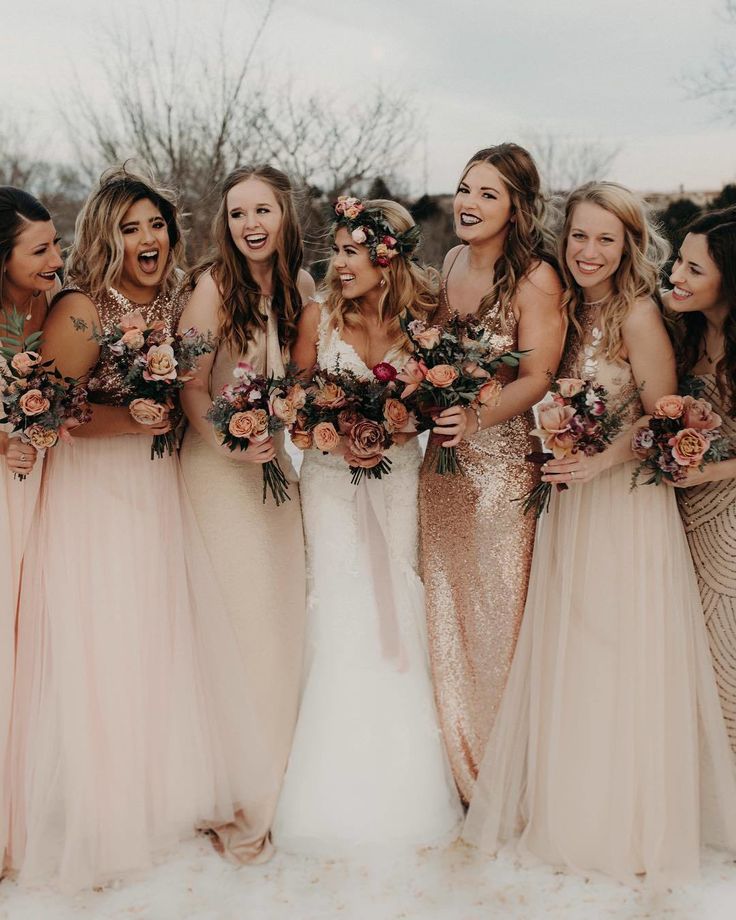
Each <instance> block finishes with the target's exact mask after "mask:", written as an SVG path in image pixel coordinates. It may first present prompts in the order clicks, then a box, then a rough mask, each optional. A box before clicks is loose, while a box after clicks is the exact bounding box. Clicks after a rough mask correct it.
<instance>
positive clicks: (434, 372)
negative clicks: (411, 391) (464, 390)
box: [426, 364, 458, 387]
mask: <svg viewBox="0 0 736 920" xmlns="http://www.w3.org/2000/svg"><path fill="white" fill-rule="evenodd" d="M426 377H427V380H428V381H429V382H430V383H431V384H432V386H433V387H449V386H452V384H453V383H454V382H455V381H456V380H457V378H458V373H457V371H456V370H455V368H454V367H452V365H450V364H435V366H434V367H430V369H429V370H428V371H427V374H426Z"/></svg>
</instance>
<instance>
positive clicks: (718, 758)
mask: <svg viewBox="0 0 736 920" xmlns="http://www.w3.org/2000/svg"><path fill="white" fill-rule="evenodd" d="M580 318H581V322H582V325H583V330H584V335H583V338H582V341H581V340H579V339H578V338H577V336H575V335H572V336H571V341H570V344H569V345H568V351H567V353H566V358H565V359H564V360H563V367H562V370H561V373H562V376H573V377H583V378H588V379H594V380H596V381H597V382H598V383H600V384H602V385H603V386H605V387H606V388H607V390H608V392H609V397H610V403H609V404H610V405H611V406H613V407H615V406H617V405H621V404H622V403H623V402H625V401H626V399H627V398H629V397H630V396H631V395H632V394H633V392H634V391H633V387H634V379H633V375H632V373H631V368H630V366H629V365H628V364H627V363H621V364H612V363H609V362H608V361H606V360H605V358H604V356H603V355H602V354H601V353H600V352H599V349H598V347H597V345H596V342H597V341H599V340H600V337H601V330H600V329H599V328H598V327H597V325H596V323H597V319H596V318H597V312H596V308H595V307H587V308H586V307H583V308H582V311H581V313H580ZM628 411H629V414H630V420H631V421H633V420H634V419H635V418H636V417H637V416H638V415H639V414H641V412H642V409H641V405H640V404H638V400H636V399H635V400H634V402H633V403H631V405H630V407H629V410H628ZM634 466H635V463H634V462H633V461H632V462H629V463H624V464H621V465H619V466H617V467H614V468H613V469H611V470H608V471H606V472H603V473H601V474H600V475H599V476H597V477H596V478H595V479H593V480H591V481H590V482H587V483H581V484H579V485H574V486H572V487H571V488H570V489H569V490H568V491H564V492H556V491H555V492H554V493H553V495H552V502H551V508H550V512H549V514H545V515H544V516H543V517H542V519H541V521H540V529H539V534H538V537H537V542H536V546H535V550H534V560H533V564H532V572H531V578H530V584H529V594H528V598H527V604H526V611H525V614H524V619H523V621H522V625H521V631H520V635H519V641H518V643H517V647H516V654H515V657H514V662H513V665H512V668H511V672H510V675H509V680H508V684H507V687H506V692H505V694H504V697H503V701H502V703H501V707H500V709H499V712H498V715H497V718H496V722H495V724H494V727H493V731H492V733H491V737H490V740H489V743H488V747H487V750H486V753H485V757H484V759H483V764H482V766H481V770H480V773H479V776H478V782H477V784H476V790H475V794H474V796H473V800H472V801H471V804H470V810H469V812H468V817H467V821H466V825H465V828H464V831H463V836H464V838H465V839H466V840H468V841H469V842H471V843H475V844H476V845H477V846H479V847H481V848H482V849H485V850H488V851H489V852H495V851H496V850H497V849H498V848H499V846H500V845H501V844H502V843H503V842H504V841H514V842H515V843H516V846H517V848H518V851H519V852H520V854H521V855H522V856H525V857H528V858H530V859H537V860H542V861H544V862H546V863H549V864H551V865H554V866H558V867H562V868H569V869H573V870H577V871H580V872H583V873H586V874H587V873H591V872H600V873H604V874H606V875H609V876H613V877H614V878H616V879H619V880H620V881H622V882H626V883H629V884H635V883H636V882H637V881H638V879H637V876H641V875H642V874H646V880H647V883H648V884H649V885H652V886H654V887H659V886H663V885H664V886H666V885H670V884H673V883H678V882H681V881H683V880H686V879H688V878H691V877H692V876H694V875H696V874H697V871H698V867H699V859H700V846H701V843H703V842H705V843H718V844H724V845H727V846H728V847H729V848H736V778H735V774H734V769H733V765H732V762H731V752H730V748H729V745H728V738H727V735H726V729H725V726H724V722H723V716H722V714H721V707H720V704H719V700H718V693H717V690H716V684H715V679H714V676H713V667H712V662H711V657H710V652H709V649H708V637H707V633H706V629H705V624H704V622H703V614H702V608H701V605H700V597H699V594H698V588H697V583H696V579H695V572H694V571H693V566H692V561H691V559H690V552H689V550H688V546H687V540H686V539H685V533H684V530H683V527H682V522H681V520H680V516H679V513H678V511H677V502H676V499H675V495H674V491H673V490H672V489H669V488H666V487H664V486H661V487H655V486H645V485H640V486H639V487H638V488H636V489H634V490H633V491H632V490H631V487H630V481H631V474H632V471H633V469H634ZM714 803H715V807H712V805H713V804H714Z"/></svg>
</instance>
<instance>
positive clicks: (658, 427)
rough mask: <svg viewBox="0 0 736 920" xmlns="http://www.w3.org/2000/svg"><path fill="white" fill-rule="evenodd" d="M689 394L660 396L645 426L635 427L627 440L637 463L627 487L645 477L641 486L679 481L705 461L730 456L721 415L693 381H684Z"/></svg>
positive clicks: (636, 483) (718, 459) (723, 458)
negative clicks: (635, 455) (722, 429)
mask: <svg viewBox="0 0 736 920" xmlns="http://www.w3.org/2000/svg"><path fill="white" fill-rule="evenodd" d="M686 386H689V388H690V389H691V391H692V392H691V393H689V394H688V395H685V396H679V395H675V396H662V397H660V399H658V400H657V402H656V404H655V406H654V413H653V414H652V417H651V418H650V419H649V424H648V425H647V426H646V427H645V428H639V429H638V430H637V431H636V432H635V433H634V436H633V438H632V441H631V447H632V449H633V451H634V453H635V454H637V456H638V457H640V458H641V463H640V464H639V465H638V466H637V468H636V469H635V470H634V473H633V475H632V477H631V488H632V489H633V488H635V487H636V486H637V485H638V484H639V479H640V477H641V476H642V475H643V476H646V477H648V478H647V479H645V481H644V482H645V485H659V484H660V483H661V482H663V481H669V482H682V481H683V480H686V479H687V475H688V472H689V470H691V469H698V470H702V469H703V468H704V467H705V465H706V464H707V463H718V462H719V461H720V460H727V459H728V458H729V457H730V456H731V446H730V444H729V442H728V440H727V439H726V438H724V437H723V436H722V435H721V417H720V416H719V415H718V414H717V413H715V412H714V411H713V406H712V405H711V404H710V403H709V402H708V400H706V399H701V398H699V396H698V393H697V391H696V384H695V381H694V380H690V381H689V382H688V381H686Z"/></svg>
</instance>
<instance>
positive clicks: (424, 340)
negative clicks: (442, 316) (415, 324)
mask: <svg viewBox="0 0 736 920" xmlns="http://www.w3.org/2000/svg"><path fill="white" fill-rule="evenodd" d="M441 338H442V333H441V330H440V328H439V326H430V327H429V328H428V329H420V330H418V331H417V332H415V333H414V341H415V342H416V343H417V345H418V346H419V347H420V348H423V349H424V350H425V351H431V350H432V349H433V348H436V347H437V346H438V345H439V344H440V339H441Z"/></svg>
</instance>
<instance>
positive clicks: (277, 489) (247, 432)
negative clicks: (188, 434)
mask: <svg viewBox="0 0 736 920" xmlns="http://www.w3.org/2000/svg"><path fill="white" fill-rule="evenodd" d="M233 377H234V379H235V382H234V383H231V384H228V385H227V386H226V387H224V388H223V390H222V393H220V395H219V396H217V397H215V399H214V400H213V402H212V407H211V408H210V410H209V412H208V413H207V416H206V417H207V419H208V420H209V421H210V422H212V425H213V427H214V429H215V435H216V436H217V439H218V440H219V441H220V443H221V444H225V445H226V446H227V447H229V448H230V450H245V449H246V448H247V447H248V445H249V444H253V443H255V444H257V443H258V442H260V441H265V440H266V439H267V438H270V437H271V436H272V435H273V434H275V433H276V432H277V431H283V430H284V429H285V428H288V427H289V426H290V425H292V424H294V422H296V419H297V415H298V413H299V411H300V410H301V409H302V408H303V406H304V404H305V402H306V399H307V394H306V392H305V391H304V389H303V387H302V386H301V384H300V383H299V382H298V381H297V380H296V379H295V378H293V377H282V378H278V377H274V376H273V375H271V376H269V377H264V376H263V375H262V374H256V373H255V371H254V370H253V368H252V367H251V366H250V365H249V364H246V363H245V362H240V363H239V364H238V366H237V367H236V368H235V370H234V371H233ZM262 468H263V501H264V503H265V501H266V496H267V494H268V492H270V493H271V495H272V496H273V499H274V501H275V502H276V507H278V506H279V505H281V504H283V502H285V501H291V496H290V495H289V481H288V480H287V478H286V476H285V475H284V471H283V470H282V468H281V464H280V463H279V461H278V458H277V457H276V458H274V459H273V460H269V461H268V462H267V463H264V464H262Z"/></svg>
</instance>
